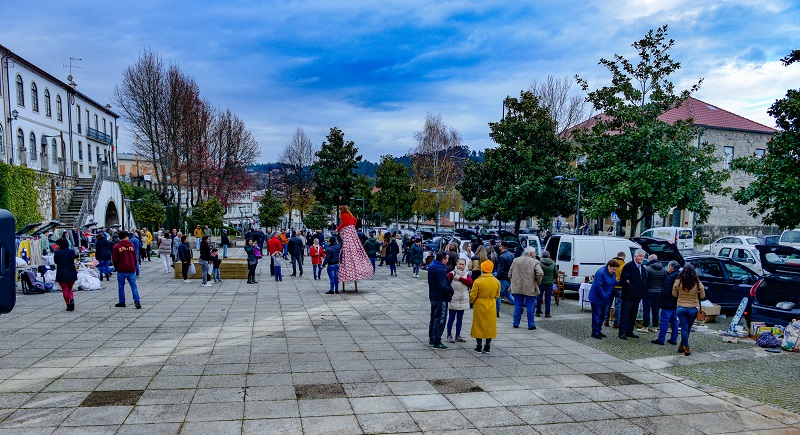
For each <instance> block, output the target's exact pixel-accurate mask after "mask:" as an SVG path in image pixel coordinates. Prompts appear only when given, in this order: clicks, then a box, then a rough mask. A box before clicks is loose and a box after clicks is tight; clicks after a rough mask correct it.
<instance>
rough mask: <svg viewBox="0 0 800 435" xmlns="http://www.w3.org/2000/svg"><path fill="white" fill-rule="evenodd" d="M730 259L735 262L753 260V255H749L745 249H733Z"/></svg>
mask: <svg viewBox="0 0 800 435" xmlns="http://www.w3.org/2000/svg"><path fill="white" fill-rule="evenodd" d="M731 258H733V259H734V260H736V261H747V260H748V259H750V258H753V254H751V253H750V251H748V250H747V249H735V250H734V251H733V256H732V257H731Z"/></svg>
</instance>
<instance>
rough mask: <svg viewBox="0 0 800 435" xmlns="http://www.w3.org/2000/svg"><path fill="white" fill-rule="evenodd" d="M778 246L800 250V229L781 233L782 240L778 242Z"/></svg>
mask: <svg viewBox="0 0 800 435" xmlns="http://www.w3.org/2000/svg"><path fill="white" fill-rule="evenodd" d="M778 244H779V245H784V246H792V247H795V248H800V229H797V230H784V231H783V232H782V233H781V239H780V240H779V241H778Z"/></svg>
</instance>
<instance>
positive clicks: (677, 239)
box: [642, 227, 694, 251]
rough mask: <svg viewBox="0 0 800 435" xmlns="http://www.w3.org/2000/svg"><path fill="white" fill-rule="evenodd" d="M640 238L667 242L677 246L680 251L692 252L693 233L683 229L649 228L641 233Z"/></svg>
mask: <svg viewBox="0 0 800 435" xmlns="http://www.w3.org/2000/svg"><path fill="white" fill-rule="evenodd" d="M642 237H652V238H654V239H662V240H668V241H669V242H670V243H674V244H676V245H678V249H680V250H681V251H692V250H694V231H692V229H691V228H685V227H658V228H651V229H649V230H647V231H645V232H643V233H642Z"/></svg>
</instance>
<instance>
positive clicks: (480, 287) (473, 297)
mask: <svg viewBox="0 0 800 435" xmlns="http://www.w3.org/2000/svg"><path fill="white" fill-rule="evenodd" d="M492 269H494V264H493V263H492V262H491V261H489V260H486V261H484V262H483V263H481V272H482V274H481V276H479V277H478V278H477V279H476V280H475V282H473V283H472V291H470V293H469V303H470V304H472V306H473V310H474V311H473V315H472V329H471V330H470V332H469V335H470V336H471V337H472V338H474V339H475V340H477V346H475V352H483V353H489V348H490V347H491V343H492V339H493V338H496V337H497V316H496V312H497V306H496V305H497V302H496V301H497V298H499V297H500V281H498V280H497V278H495V277H494V276H492ZM483 339H486V345H485V346H483V347H481V345H482V344H483Z"/></svg>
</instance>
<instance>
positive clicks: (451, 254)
mask: <svg viewBox="0 0 800 435" xmlns="http://www.w3.org/2000/svg"><path fill="white" fill-rule="evenodd" d="M458 257H459V254H458V243H456V242H450V243H448V244H447V264H446V265H445V266H446V267H447V273H450V272H452V271H453V270H455V268H456V264H458Z"/></svg>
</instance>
